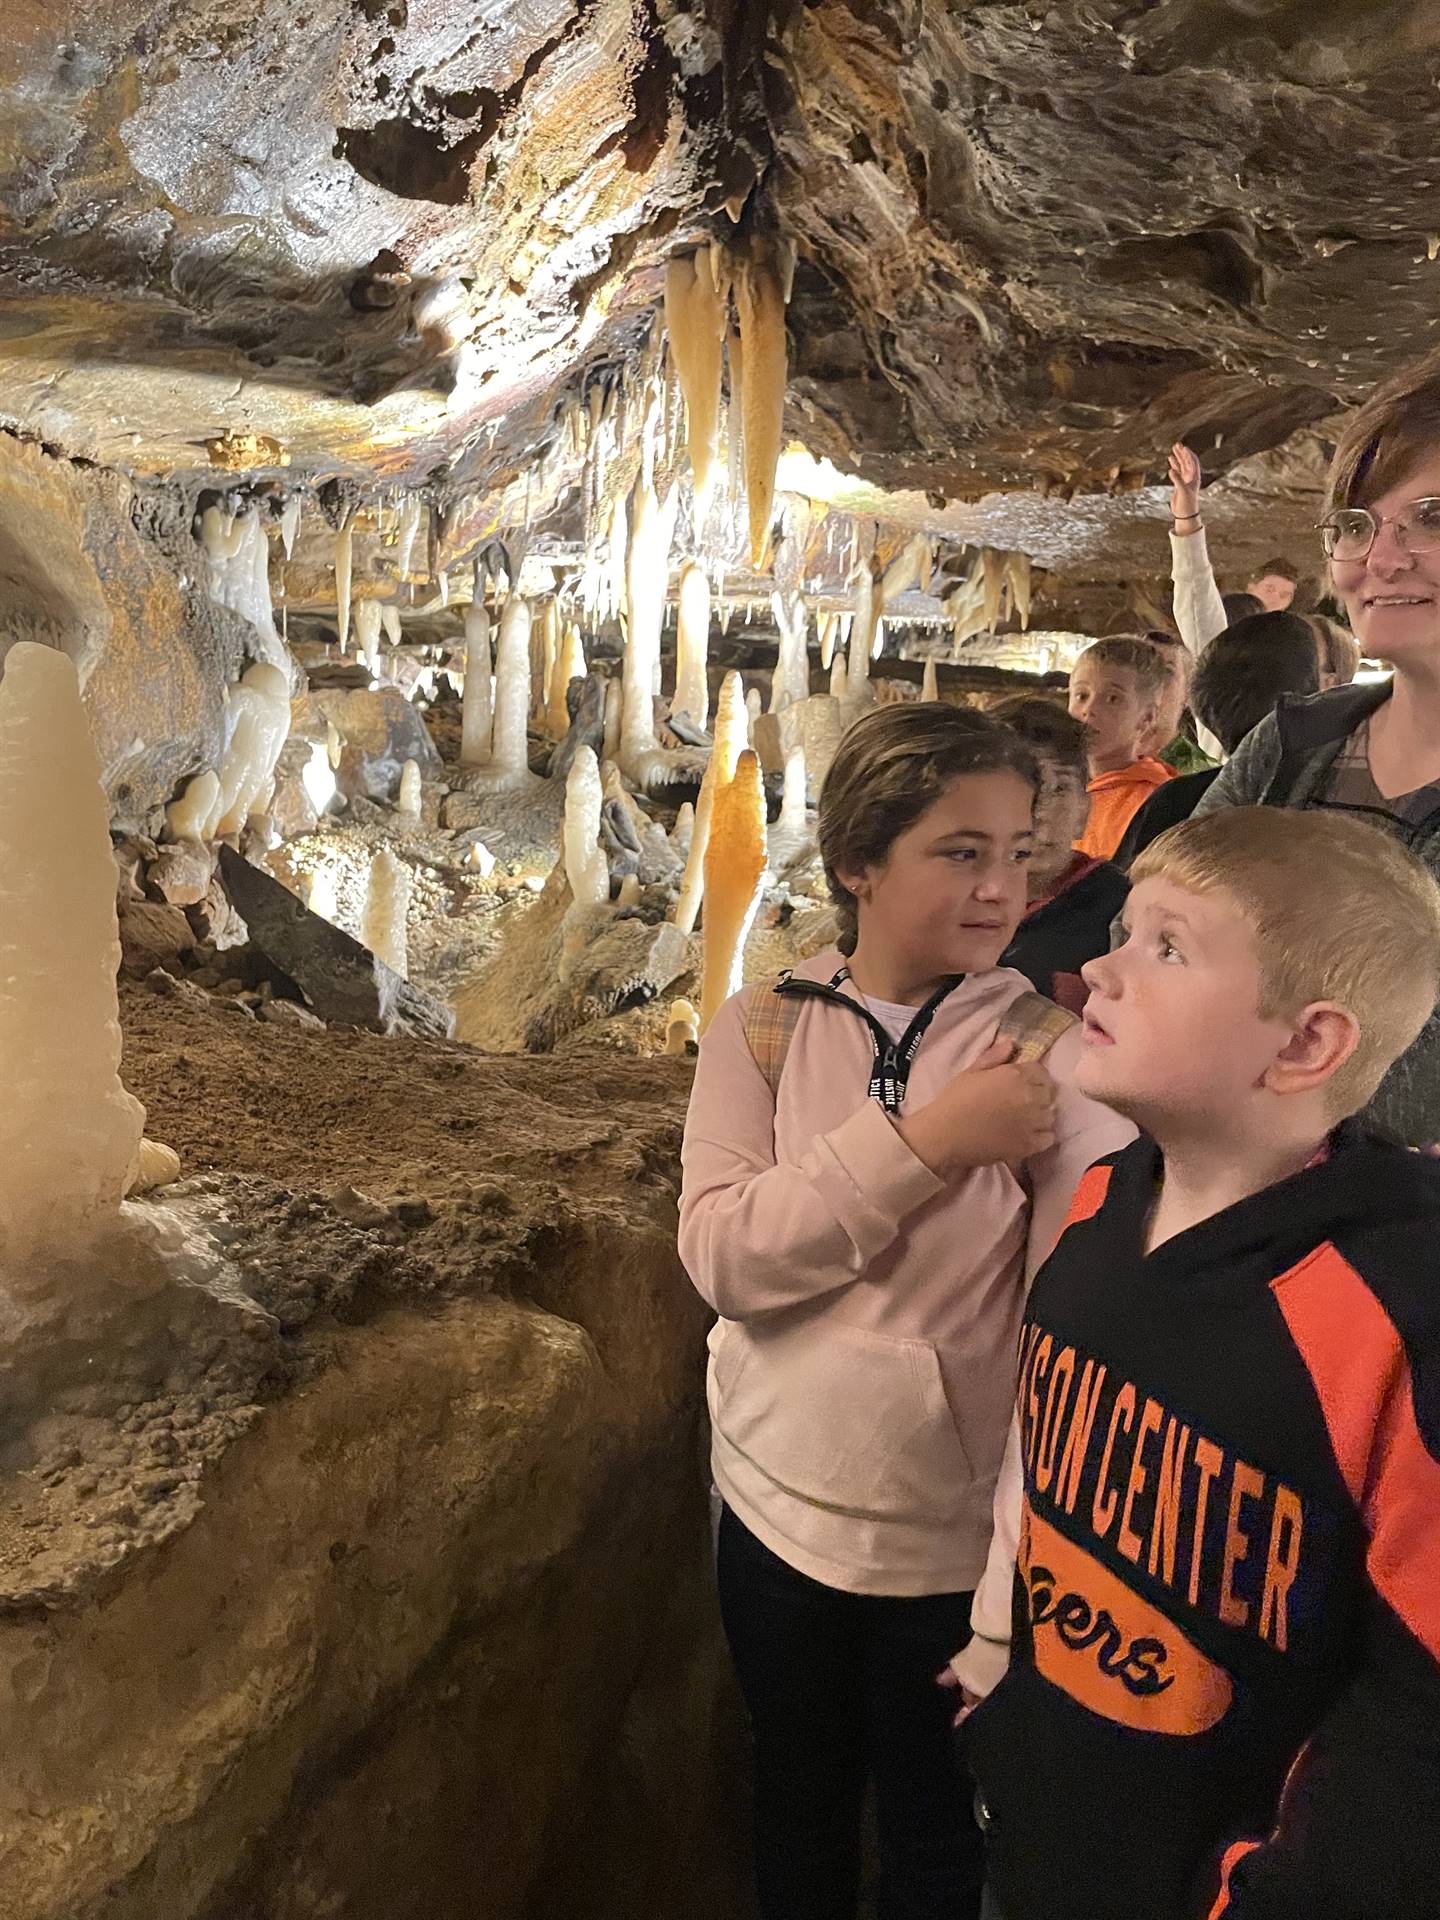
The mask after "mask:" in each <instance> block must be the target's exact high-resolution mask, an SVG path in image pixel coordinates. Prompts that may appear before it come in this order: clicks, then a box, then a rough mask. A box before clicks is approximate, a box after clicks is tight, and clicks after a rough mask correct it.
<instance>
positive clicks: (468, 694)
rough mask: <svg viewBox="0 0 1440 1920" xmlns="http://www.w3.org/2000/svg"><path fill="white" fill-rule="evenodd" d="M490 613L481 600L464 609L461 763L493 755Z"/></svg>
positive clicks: (476, 764) (475, 764)
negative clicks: (491, 747) (491, 745)
mask: <svg viewBox="0 0 1440 1920" xmlns="http://www.w3.org/2000/svg"><path fill="white" fill-rule="evenodd" d="M490 703H491V687H490V616H489V614H488V613H486V611H485V609H484V607H483V606H481V605H480V604H479V602H478V601H476V602H473V603H472V604H471V605H470V606H468V607H467V608H466V609H465V692H464V694H463V696H462V698H461V707H460V764H461V766H462V767H482V766H484V764H485V762H486V761H487V760H488V759H489V758H490V724H491V718H492V714H491V704H490Z"/></svg>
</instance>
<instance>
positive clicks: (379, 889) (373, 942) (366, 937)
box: [312, 847, 412, 980]
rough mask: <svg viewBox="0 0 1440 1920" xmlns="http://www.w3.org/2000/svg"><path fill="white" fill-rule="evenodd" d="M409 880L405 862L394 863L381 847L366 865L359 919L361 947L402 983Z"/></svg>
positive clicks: (406, 961) (406, 952)
mask: <svg viewBox="0 0 1440 1920" xmlns="http://www.w3.org/2000/svg"><path fill="white" fill-rule="evenodd" d="M411 879H412V876H411V872H410V869H409V867H407V866H406V864H405V862H404V861H403V860H400V859H397V858H396V856H395V855H394V854H393V853H392V852H391V851H390V849H389V847H382V848H381V849H380V851H379V852H378V853H377V854H376V855H375V858H374V859H373V860H372V861H371V862H370V877H369V880H368V882H367V884H366V888H365V911H364V913H363V914H362V915H361V918H360V939H361V941H362V943H363V944H364V945H365V946H367V947H368V948H369V949H370V951H371V953H373V954H374V956H375V958H376V959H377V960H383V961H384V962H385V964H386V966H387V967H389V968H390V970H391V972H392V973H398V974H399V975H400V977H401V979H402V980H403V979H404V978H405V976H406V974H407V973H408V972H409V967H410V956H409V943H408V941H407V939H406V933H405V920H406V916H407V915H408V913H409V911H410V886H411ZM312 910H313V902H312Z"/></svg>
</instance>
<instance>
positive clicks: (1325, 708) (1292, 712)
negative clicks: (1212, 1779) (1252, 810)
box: [1261, 681, 1390, 807]
mask: <svg viewBox="0 0 1440 1920" xmlns="http://www.w3.org/2000/svg"><path fill="white" fill-rule="evenodd" d="M1389 697H1390V688H1389V686H1388V684H1387V683H1386V682H1384V681H1379V682H1375V683H1372V684H1366V685H1364V686H1358V687H1353V686H1352V687H1336V688H1334V689H1333V690H1332V691H1331V692H1329V693H1319V694H1313V693H1312V694H1293V693H1288V694H1285V695H1283V696H1282V697H1281V699H1280V702H1279V704H1278V706H1277V707H1276V709H1275V730H1276V732H1277V733H1278V734H1279V736H1280V764H1279V765H1278V766H1277V767H1276V769H1275V772H1274V774H1273V775H1272V777H1271V780H1270V784H1269V786H1268V787H1266V789H1265V793H1264V796H1263V798H1262V800H1261V805H1262V806H1266V807H1288V806H1289V805H1290V802H1291V799H1292V798H1293V796H1294V793H1295V790H1296V788H1297V787H1298V786H1299V784H1300V777H1301V775H1302V774H1303V773H1304V771H1305V768H1306V765H1307V764H1308V763H1309V761H1311V760H1312V759H1313V758H1314V757H1315V755H1316V754H1317V753H1321V752H1323V751H1324V749H1325V748H1326V747H1329V746H1338V745H1339V743H1340V741H1342V740H1344V739H1345V738H1346V737H1347V736H1348V735H1350V734H1352V733H1353V732H1354V731H1355V729H1356V727H1358V726H1359V725H1360V723H1361V721H1362V720H1368V719H1369V717H1370V715H1371V714H1372V713H1374V711H1375V710H1376V708H1377V707H1380V706H1383V705H1384V703H1385V702H1386V700H1388V699H1389Z"/></svg>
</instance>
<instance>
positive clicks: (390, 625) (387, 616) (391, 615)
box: [380, 600, 404, 647]
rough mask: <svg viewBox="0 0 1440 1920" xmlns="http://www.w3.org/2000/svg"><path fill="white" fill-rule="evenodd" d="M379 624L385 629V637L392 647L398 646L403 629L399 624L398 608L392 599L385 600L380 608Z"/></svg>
mask: <svg viewBox="0 0 1440 1920" xmlns="http://www.w3.org/2000/svg"><path fill="white" fill-rule="evenodd" d="M380 625H381V626H382V627H383V628H384V630H385V638H386V639H387V640H388V641H389V642H390V644H391V646H392V647H398V646H399V644H400V640H401V637H402V635H403V632H404V629H403V628H402V627H401V625H400V609H399V608H398V607H397V606H396V605H395V604H394V602H393V601H390V600H387V601H386V602H385V604H384V605H383V606H382V607H381V609H380Z"/></svg>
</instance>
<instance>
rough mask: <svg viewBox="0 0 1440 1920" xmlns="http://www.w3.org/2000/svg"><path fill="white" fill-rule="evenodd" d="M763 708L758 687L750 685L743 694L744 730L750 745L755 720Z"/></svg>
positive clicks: (753, 734)
mask: <svg viewBox="0 0 1440 1920" xmlns="http://www.w3.org/2000/svg"><path fill="white" fill-rule="evenodd" d="M763 710H764V702H763V701H762V700H761V698H760V689H759V687H751V689H750V691H749V692H748V693H747V694H746V696H745V731H746V735H747V736H748V738H749V740H750V743H751V745H752V746H753V745H754V743H755V722H756V721H757V720H758V719H759V718H760V715H761V713H762V712H763Z"/></svg>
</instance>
